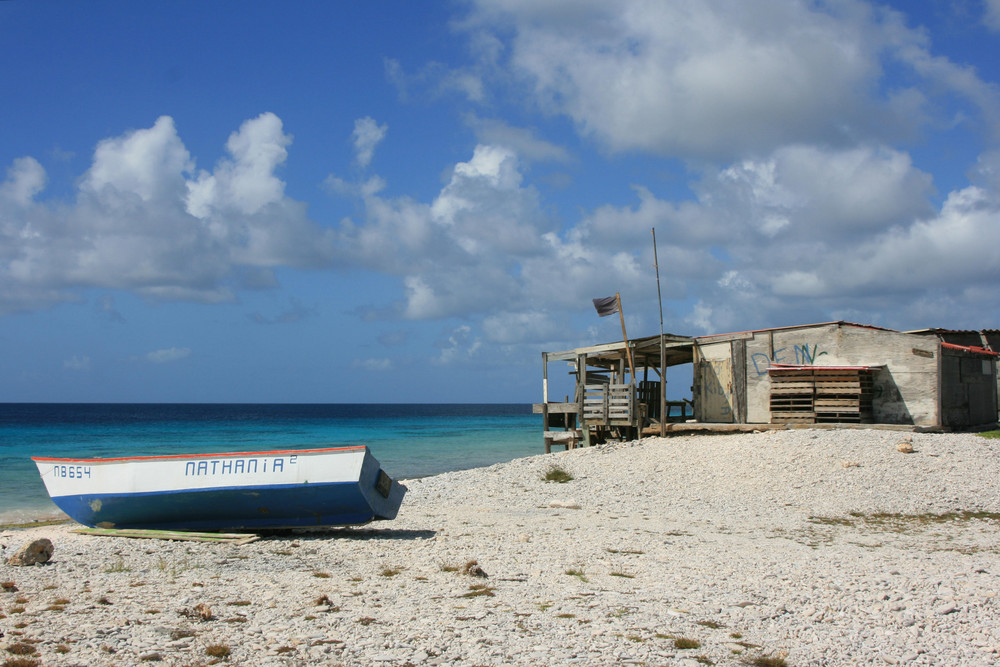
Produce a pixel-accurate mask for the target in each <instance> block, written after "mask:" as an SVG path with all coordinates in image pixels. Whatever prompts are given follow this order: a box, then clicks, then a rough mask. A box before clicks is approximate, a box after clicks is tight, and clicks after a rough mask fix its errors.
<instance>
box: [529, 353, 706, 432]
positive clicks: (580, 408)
mask: <svg viewBox="0 0 1000 667" xmlns="http://www.w3.org/2000/svg"><path fill="white" fill-rule="evenodd" d="M693 346H694V341H693V339H692V338H690V337H688V336H676V335H673V334H664V335H663V336H662V337H661V336H650V337H648V338H638V339H635V340H630V341H628V344H626V343H625V342H624V341H621V342H617V343H608V344H605V345H595V346H591V347H581V348H577V349H574V350H567V351H564V352H543V353H542V367H543V371H542V373H543V375H542V402H541V403H536V404H535V405H534V411H535V412H536V413H538V414H541V415H542V423H543V424H544V425H545V433H544V438H545V451H550V449H551V446H552V445H553V444H563V445H565V446H566V447H567V448H573V447H575V446H577V445H578V444H596V443H598V442H604V441H605V440H607V439H611V438H613V439H632V438H636V437H638V436H639V434H640V433H641V432H642V430H643V428H645V427H647V426H649V425H651V424H659V423H661V422H665V421H668V420H670V419H675V420H682V419H687V418H688V416H689V414H690V412H689V406H690V403H689V402H688V403H685V402H683V401H667V400H666V393H665V388H664V385H665V377H666V369H667V367H669V366H675V365H678V364H685V363H691V361H692V360H693ZM630 357H631V358H630ZM560 363H565V364H567V365H568V373H569V375H570V376H572V382H571V388H572V394H570V395H565V396H564V400H562V401H559V400H555V401H553V400H550V396H549V387H550V383H549V380H550V377H549V373H550V365H552V364H557V365H558V364H560ZM671 414H673V415H674V416H673V417H671Z"/></svg>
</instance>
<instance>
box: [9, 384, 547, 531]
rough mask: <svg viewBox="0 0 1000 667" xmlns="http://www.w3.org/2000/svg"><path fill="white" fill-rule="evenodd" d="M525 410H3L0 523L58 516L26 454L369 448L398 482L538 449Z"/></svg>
mask: <svg viewBox="0 0 1000 667" xmlns="http://www.w3.org/2000/svg"><path fill="white" fill-rule="evenodd" d="M541 431H542V429H541V418H540V417H539V416H538V415H532V414H531V406H530V405H528V404H509V405H474V404H442V405H437V404H405V405H400V404H355V405H349V404H335V405H315V404H308V405H288V404H269V405H230V404H224V405H223V404H181V405H178V404H117V403H116V404H96V403H84V404H55V403H8V404H0V524H2V523H12V522H18V521H25V520H31V519H36V518H47V517H51V516H54V515H56V514H57V512H58V510H57V508H56V506H55V505H54V504H52V502H51V501H50V500H49V498H48V495H47V494H46V493H45V487H44V485H43V484H42V481H41V478H40V477H39V476H38V471H37V469H36V468H35V465H34V463H32V461H31V459H30V458H29V457H31V456H55V457H73V458H100V457H115V456H145V455H155V454H181V453H198V452H206V453H209V452H245V451H263V450H271V449H311V448H317V447H336V446H342V445H367V446H368V447H369V448H370V449H371V451H372V453H373V454H374V455H375V458H377V459H378V460H379V462H380V463H381V464H382V468H383V469H384V470H385V471H386V472H388V473H389V474H390V475H391V476H392V477H394V478H396V479H412V478H415V477H426V476H428V475H434V474H437V473H441V472H447V471H450V470H462V469H466V468H477V467H481V466H487V465H492V464H494V463H500V462H503V461H509V460H511V459H515V458H520V457H523V456H532V455H534V454H540V453H542V452H543V451H544V449H543V445H542V434H541Z"/></svg>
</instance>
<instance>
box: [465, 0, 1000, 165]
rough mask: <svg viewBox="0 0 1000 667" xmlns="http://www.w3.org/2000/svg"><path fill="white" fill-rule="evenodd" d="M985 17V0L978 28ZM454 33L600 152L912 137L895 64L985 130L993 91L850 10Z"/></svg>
mask: <svg viewBox="0 0 1000 667" xmlns="http://www.w3.org/2000/svg"><path fill="white" fill-rule="evenodd" d="M997 15H998V14H997V10H996V4H995V1H994V2H993V3H991V5H990V7H989V8H988V14H987V19H988V20H992V18H993V17H995V16H997ZM457 25H459V26H460V27H461V28H462V29H464V30H465V31H466V33H467V34H468V35H469V38H470V42H472V43H473V44H477V43H481V42H482V41H483V34H484V33H486V34H489V35H492V36H493V37H494V38H495V39H497V40H499V41H501V43H503V44H504V45H505V46H506V47H507V48H506V49H501V50H499V51H498V50H496V49H494V50H490V51H488V52H487V53H486V55H484V56H483V58H482V61H481V66H482V68H483V71H484V72H493V73H494V74H493V76H494V78H495V79H496V80H497V81H498V82H500V85H503V84H504V82H506V81H507V80H508V79H509V78H514V79H516V80H519V81H520V82H521V83H522V90H523V91H524V92H525V93H526V95H527V98H528V99H527V100H526V104H527V105H529V106H533V105H540V106H541V107H542V108H543V109H544V110H546V111H548V112H549V113H551V114H558V115H565V116H567V117H569V118H571V119H572V120H573V122H574V123H575V124H576V127H577V128H578V131H579V132H580V133H581V134H583V135H585V136H588V137H592V138H594V139H595V140H597V141H598V142H599V143H601V144H602V145H604V146H607V147H608V148H609V149H611V150H613V151H633V150H635V151H643V152H652V153H657V154H661V155H677V156H681V157H684V158H705V157H708V158H713V159H733V158H736V157H738V156H742V155H746V154H748V153H759V152H769V151H771V150H774V149H775V148H776V147H778V146H781V145H786V144H796V143H810V144H826V145H850V144H851V143H853V142H855V141H858V140H859V139H860V140H864V141H876V142H884V141H888V140H889V138H890V137H899V136H901V135H902V134H910V135H912V133H913V130H914V129H916V128H917V127H918V126H919V125H921V124H922V123H926V122H927V121H928V120H929V119H930V118H931V116H932V115H933V114H932V110H931V109H930V108H929V106H928V105H929V104H931V102H932V101H931V99H930V98H929V97H928V96H927V94H926V91H921V90H918V89H917V88H916V85H917V84H915V85H912V86H909V87H902V86H895V85H889V84H887V82H886V80H885V79H884V77H885V72H886V70H887V69H889V68H890V67H895V66H898V65H900V64H902V65H903V66H904V67H905V68H906V69H907V71H908V72H910V73H912V74H915V75H916V77H914V78H915V80H917V81H919V80H920V79H924V80H925V81H929V82H930V83H931V84H932V86H931V87H933V86H940V87H939V88H938V90H937V91H935V92H934V93H933V94H934V95H938V94H940V93H943V92H948V93H953V94H955V95H957V96H959V97H960V98H961V99H963V100H964V101H965V102H967V103H969V104H971V105H972V108H973V112H975V111H977V110H978V112H979V114H980V116H981V117H982V118H984V119H985V120H986V121H987V122H990V123H992V122H996V121H994V118H995V116H996V114H995V112H996V111H997V104H998V102H997V92H996V89H995V88H994V87H993V86H990V85H986V84H984V83H983V82H982V81H981V80H979V79H978V77H977V76H976V74H975V72H974V71H973V70H971V69H970V68H966V67H961V66H958V65H956V64H954V63H951V62H949V61H948V60H947V59H945V58H942V57H939V56H933V55H931V54H930V52H929V45H928V44H929V40H928V38H927V36H926V33H925V32H923V31H922V30H917V29H910V28H907V27H906V25H905V19H904V18H903V17H902V15H901V14H899V13H896V12H893V11H891V10H889V9H887V8H884V7H878V8H875V7H872V6H871V5H870V4H869V3H866V2H861V1H859V0H844V1H843V2H837V3H811V2H801V1H799V0H784V1H776V2H768V3H765V4H764V5H761V4H760V3H747V2H744V1H743V0H703V1H702V2H697V3H670V2H646V1H644V0H622V1H621V2H614V3H609V2H577V3H566V2H563V1H562V0H537V1H536V2H530V3H526V2H523V1H522V0H480V1H478V2H474V3H473V4H472V10H471V11H470V14H469V16H468V17H467V19H466V20H465V21H462V22H460V23H458V24H457ZM498 52H499V53H500V54H502V55H501V56H498V55H497V54H498ZM931 87H927V88H928V89H929V88H931Z"/></svg>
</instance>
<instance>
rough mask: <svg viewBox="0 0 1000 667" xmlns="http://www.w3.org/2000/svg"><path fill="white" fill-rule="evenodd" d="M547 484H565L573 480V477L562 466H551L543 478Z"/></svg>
mask: <svg viewBox="0 0 1000 667" xmlns="http://www.w3.org/2000/svg"><path fill="white" fill-rule="evenodd" d="M542 479H543V480H545V481H546V482H555V483H557V484H565V483H566V482H570V481H572V480H573V475H571V474H570V473H569V472H567V471H566V470H564V469H563V468H562V467H560V466H555V465H554V466H551V467H550V468H549V469H548V470H546V471H545V476H544V477H542Z"/></svg>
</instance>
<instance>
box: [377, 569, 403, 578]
mask: <svg viewBox="0 0 1000 667" xmlns="http://www.w3.org/2000/svg"><path fill="white" fill-rule="evenodd" d="M402 571H403V569H402V568H399V567H383V568H382V571H381V572H379V574H380V575H382V576H383V577H395V576H396V575H397V574H399V573H400V572H402Z"/></svg>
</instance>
